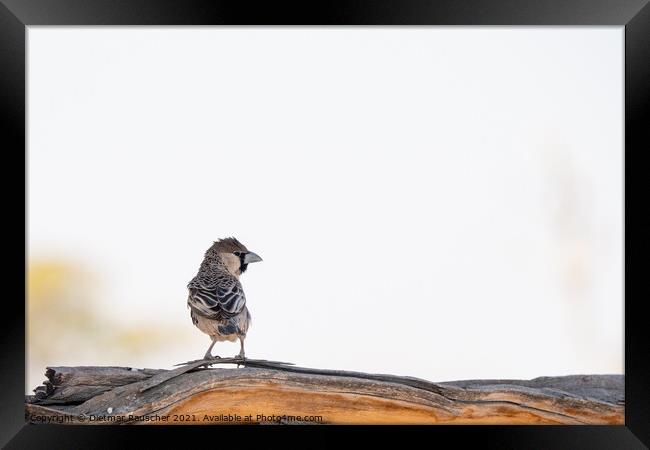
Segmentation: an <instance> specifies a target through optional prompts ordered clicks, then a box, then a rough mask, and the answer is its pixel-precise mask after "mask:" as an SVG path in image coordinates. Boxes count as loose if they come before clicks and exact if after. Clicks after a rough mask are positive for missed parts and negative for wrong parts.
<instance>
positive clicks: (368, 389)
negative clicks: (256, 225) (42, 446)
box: [26, 359, 624, 425]
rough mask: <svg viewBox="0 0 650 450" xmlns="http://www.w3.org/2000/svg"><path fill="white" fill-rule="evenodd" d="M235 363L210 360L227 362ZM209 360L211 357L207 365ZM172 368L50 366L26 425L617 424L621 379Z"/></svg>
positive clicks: (30, 400) (285, 367)
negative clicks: (440, 378)
mask: <svg viewBox="0 0 650 450" xmlns="http://www.w3.org/2000/svg"><path fill="white" fill-rule="evenodd" d="M233 362H235V361H234V360H231V359H222V360H218V361H217V362H216V363H219V364H222V363H229V364H231V365H232V363H233ZM210 363H211V364H215V362H214V361H210ZM206 364H207V362H206V361H193V362H190V363H186V364H184V365H182V366H180V367H178V368H176V369H173V370H162V369H134V368H129V367H92V366H86V367H48V368H47V371H46V373H45V375H46V378H47V380H46V381H45V382H44V383H43V386H39V387H38V388H36V389H35V390H34V392H35V395H33V396H28V397H27V398H26V419H27V421H29V422H32V423H43V422H47V423H73V424H77V423H78V424H107V423H120V424H183V423H188V422H190V423H205V424H219V423H228V424H232V423H242V424H246V423H329V424H572V425H573V424H623V423H624V420H623V413H624V384H623V375H574V376H564V377H541V378H535V379H533V380H466V381H453V382H442V383H432V382H429V381H425V380H422V379H418V378H412V377H399V376H394V375H379V374H367V373H360V372H348V371H339V370H319V369H309V368H304V367H296V366H293V365H291V364H288V363H281V362H273V361H265V360H246V362H245V366H244V367H240V368H236V367H235V366H232V367H229V368H213V369H209V368H206Z"/></svg>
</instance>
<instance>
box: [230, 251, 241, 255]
mask: <svg viewBox="0 0 650 450" xmlns="http://www.w3.org/2000/svg"><path fill="white" fill-rule="evenodd" d="M232 254H233V255H235V256H241V252H232Z"/></svg>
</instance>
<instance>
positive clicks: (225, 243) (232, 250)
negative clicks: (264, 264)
mask: <svg viewBox="0 0 650 450" xmlns="http://www.w3.org/2000/svg"><path fill="white" fill-rule="evenodd" d="M208 252H209V253H216V254H217V255H218V256H219V258H221V260H222V261H223V262H224V263H225V264H226V267H227V268H228V271H229V272H230V273H232V274H233V275H235V276H237V277H238V276H239V275H241V274H242V273H244V272H246V269H247V268H248V265H249V264H250V263H254V262H258V261H262V258H260V257H259V255H257V254H256V253H253V252H251V251H249V250H248V249H247V248H246V247H245V246H244V244H242V243H241V242H239V241H238V240H237V239H235V238H234V237H229V238H225V239H219V240H218V241H216V242H215V243H214V244H212V247H210V250H208Z"/></svg>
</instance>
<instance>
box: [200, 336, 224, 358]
mask: <svg viewBox="0 0 650 450" xmlns="http://www.w3.org/2000/svg"><path fill="white" fill-rule="evenodd" d="M216 342H217V340H216V339H212V344H210V347H208V351H207V352H205V356H203V359H214V358H220V356H212V353H211V352H212V347H214V344H215V343H216Z"/></svg>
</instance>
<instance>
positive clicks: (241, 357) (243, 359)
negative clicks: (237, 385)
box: [234, 353, 246, 369]
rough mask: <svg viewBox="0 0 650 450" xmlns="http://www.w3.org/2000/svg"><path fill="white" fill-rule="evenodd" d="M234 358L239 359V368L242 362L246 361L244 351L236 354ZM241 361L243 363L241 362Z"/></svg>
mask: <svg viewBox="0 0 650 450" xmlns="http://www.w3.org/2000/svg"><path fill="white" fill-rule="evenodd" d="M234 359H236V360H238V361H237V368H238V369H239V366H240V365H243V364H242V363H243V362H244V361H246V357H245V356H244V354H243V353H240V354H239V355H235V357H234ZM239 361H241V363H240V362H239Z"/></svg>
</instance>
